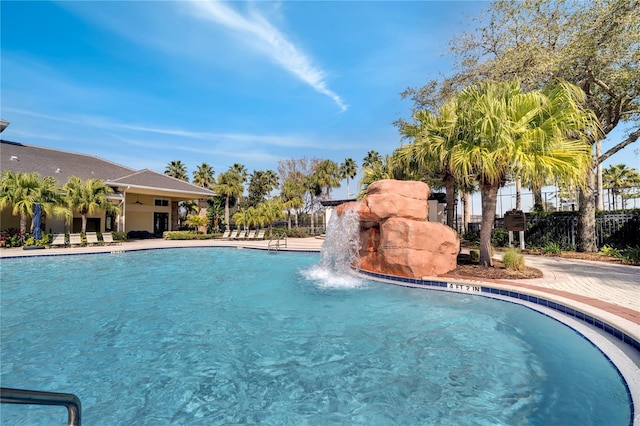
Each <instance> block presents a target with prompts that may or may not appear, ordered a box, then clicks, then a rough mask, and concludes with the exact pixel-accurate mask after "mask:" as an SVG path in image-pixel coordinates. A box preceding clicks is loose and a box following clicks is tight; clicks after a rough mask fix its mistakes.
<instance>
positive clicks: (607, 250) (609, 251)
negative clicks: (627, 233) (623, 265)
mask: <svg viewBox="0 0 640 426" xmlns="http://www.w3.org/2000/svg"><path fill="white" fill-rule="evenodd" d="M600 253H602V254H604V255H605V256H610V257H622V253H620V250H618V249H617V248H615V247H610V246H608V245H606V244H605V245H604V246H602V248H600Z"/></svg>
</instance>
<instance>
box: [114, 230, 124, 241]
mask: <svg viewBox="0 0 640 426" xmlns="http://www.w3.org/2000/svg"><path fill="white" fill-rule="evenodd" d="M111 235H113V240H114V241H127V233H126V232H112V233H111Z"/></svg>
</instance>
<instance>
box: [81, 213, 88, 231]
mask: <svg viewBox="0 0 640 426" xmlns="http://www.w3.org/2000/svg"><path fill="white" fill-rule="evenodd" d="M81 216H82V230H81V231H82V233H83V234H86V233H87V214H86V213H82V214H81Z"/></svg>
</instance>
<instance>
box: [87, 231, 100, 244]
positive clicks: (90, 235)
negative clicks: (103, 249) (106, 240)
mask: <svg viewBox="0 0 640 426" xmlns="http://www.w3.org/2000/svg"><path fill="white" fill-rule="evenodd" d="M85 237H86V238H87V244H91V245H96V246H97V245H98V244H100V241H98V234H97V233H95V232H87V233H86V234H85Z"/></svg>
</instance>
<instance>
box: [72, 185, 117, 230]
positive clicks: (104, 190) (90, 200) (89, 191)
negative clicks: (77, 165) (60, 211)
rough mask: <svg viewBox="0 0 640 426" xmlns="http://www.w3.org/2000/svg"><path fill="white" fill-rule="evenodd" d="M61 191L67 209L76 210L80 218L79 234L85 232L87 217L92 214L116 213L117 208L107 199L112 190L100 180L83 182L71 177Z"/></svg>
mask: <svg viewBox="0 0 640 426" xmlns="http://www.w3.org/2000/svg"><path fill="white" fill-rule="evenodd" d="M63 190H64V191H65V200H66V203H67V206H68V207H69V209H70V210H71V211H74V210H77V211H78V212H79V213H80V216H81V217H82V231H81V232H83V233H86V232H87V215H89V214H94V213H95V212H97V211H98V210H105V211H108V212H115V211H118V208H117V207H116V206H115V205H114V204H113V203H111V202H110V201H109V200H108V199H107V196H108V195H109V194H112V193H113V189H111V187H110V186H107V185H105V184H104V182H103V181H102V180H100V179H87V180H84V181H83V180H82V179H80V178H79V177H77V176H71V178H69V181H68V182H67V183H66V184H65V185H64V187H63Z"/></svg>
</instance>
